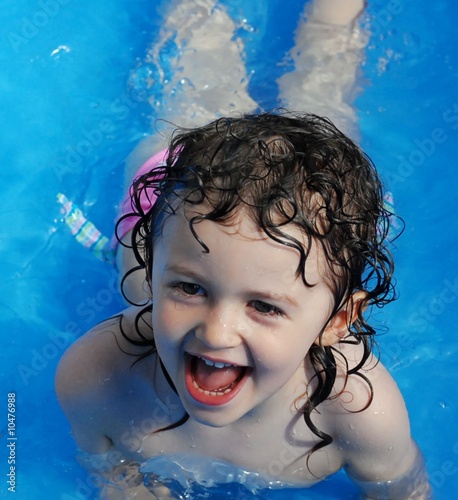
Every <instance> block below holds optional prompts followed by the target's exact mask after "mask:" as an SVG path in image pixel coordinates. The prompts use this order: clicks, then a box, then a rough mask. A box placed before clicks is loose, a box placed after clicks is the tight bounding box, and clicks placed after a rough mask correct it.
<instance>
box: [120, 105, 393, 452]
mask: <svg viewBox="0 0 458 500" xmlns="http://www.w3.org/2000/svg"><path fill="white" fill-rule="evenodd" d="M142 193H143V195H145V194H146V196H149V197H151V195H152V194H154V195H155V196H157V200H156V201H155V202H154V203H152V204H151V207H149V208H148V209H145V208H144V207H142V203H141V200H140V198H141V196H142ZM131 196H132V206H133V207H134V210H133V213H129V214H126V215H125V216H124V217H132V216H134V217H136V218H138V220H137V222H136V224H135V226H134V228H133V232H132V249H133V251H134V254H135V256H136V259H137V261H138V268H141V269H144V271H145V272H146V276H147V280H148V283H149V285H151V283H150V280H151V271H152V262H153V259H154V241H156V240H157V239H158V238H160V236H161V232H162V228H163V225H164V221H165V219H166V218H167V217H168V216H172V215H173V214H174V213H175V212H176V210H177V209H178V208H179V207H186V206H192V207H193V216H192V217H190V218H189V228H190V230H191V231H192V233H193V235H194V237H195V238H196V240H197V241H198V242H199V243H200V245H201V246H202V249H203V251H204V252H210V251H211V249H209V248H208V247H207V246H206V244H205V241H202V240H201V239H200V238H199V236H198V234H197V232H196V230H195V226H196V224H198V223H199V222H200V221H202V220H211V221H214V222H217V223H221V224H230V223H231V218H232V217H233V216H235V215H236V213H237V211H238V210H240V209H241V208H243V209H244V213H246V214H248V216H250V217H251V218H252V219H253V221H254V222H255V223H256V224H257V225H258V226H259V227H260V228H262V230H263V231H264V232H265V234H266V235H267V236H268V237H269V238H272V240H274V241H276V242H278V243H281V244H283V245H285V246H287V247H291V248H293V249H295V250H296V251H297V254H298V257H299V258H298V267H297V274H298V276H300V277H301V278H302V280H303V282H304V285H305V286H308V287H309V286H313V284H312V283H308V282H307V279H306V277H305V266H306V262H307V258H308V255H309V251H310V248H311V244H312V242H315V243H316V244H319V245H320V246H321V248H322V250H323V254H324V256H325V259H326V262H327V264H328V269H329V270H330V272H328V273H326V274H327V275H326V278H325V279H327V280H328V281H329V283H328V284H329V286H330V289H331V290H332V292H333V294H334V298H335V306H334V311H333V314H332V316H333V315H334V313H336V312H337V311H338V310H339V308H340V307H341V306H342V305H343V304H344V303H345V301H346V300H347V299H348V298H349V297H350V296H351V295H352V294H353V293H354V292H356V291H362V292H364V299H363V301H362V303H361V306H360V307H359V308H358V311H357V318H356V320H355V321H354V322H353V323H352V324H351V325H348V329H349V336H348V337H346V338H345V339H344V340H342V341H341V342H347V343H358V344H362V346H363V349H362V352H363V355H362V358H361V360H360V361H359V362H358V363H357V365H356V366H354V367H352V368H351V369H350V368H349V366H348V363H347V362H346V360H345V359H344V360H343V361H344V364H345V366H347V377H348V376H351V375H357V376H359V377H362V378H363V379H365V380H366V382H367V383H368V384H369V387H370V390H371V393H372V387H371V386H370V382H369V380H367V378H366V377H365V376H364V374H363V373H361V372H362V370H361V368H362V367H363V366H364V364H365V362H366V361H367V360H368V358H369V357H370V355H371V353H372V349H373V347H374V341H373V336H374V334H375V329H374V328H373V327H372V326H371V325H370V324H369V323H368V322H367V321H366V319H365V318H364V316H363V311H364V309H365V307H366V306H377V307H381V306H383V305H385V304H386V303H388V302H390V301H391V300H393V299H394V298H395V292H394V286H393V279H392V277H393V270H394V265H393V260H392V257H391V254H390V252H389V250H388V248H387V247H388V243H387V235H388V230H389V225H390V218H391V216H392V214H391V213H389V212H388V211H387V210H386V209H385V208H384V206H383V191H382V185H381V182H380V179H379V177H378V175H377V172H376V170H375V167H374V165H373V163H372V161H371V160H370V159H369V158H368V156H367V155H366V154H365V153H364V152H363V151H362V150H361V149H360V148H359V147H358V146H357V145H356V144H355V143H354V142H353V141H352V140H351V139H349V138H348V137H347V136H345V135H344V134H343V133H342V132H340V131H339V130H338V129H337V128H336V127H335V126H334V125H333V124H332V123H331V122H330V121H329V120H327V119H324V118H320V117H318V116H316V115H312V114H304V115H292V114H290V113H287V112H279V113H264V114H252V115H244V116H241V117H233V118H220V119H218V120H215V121H213V122H211V123H209V124H208V125H206V126H203V127H200V128H196V129H192V130H179V131H177V132H176V133H175V134H174V136H173V137H172V140H171V143H170V147H169V154H168V158H167V161H166V164H165V165H161V166H158V167H157V168H154V169H153V170H152V171H150V172H148V173H147V174H145V175H143V176H141V177H139V178H137V179H136V180H135V181H134V183H133V185H132V188H131ZM202 204H205V210H202V213H201V214H200V213H197V215H196V210H195V209H196V207H198V206H199V205H202ZM143 205H144V204H143ZM291 225H292V226H293V227H296V228H298V229H299V230H300V231H301V232H302V233H303V235H304V236H305V238H306V241H307V242H308V244H306V245H304V243H303V242H301V241H299V240H297V239H296V238H294V237H293V236H291V234H290V233H289V234H288V233H286V232H285V231H284V228H285V227H289V226H291ZM138 268H136V269H138ZM133 271H134V270H132V271H131V272H133ZM128 274H129V273H128ZM151 307H152V306H151V305H149V306H147V307H145V308H144V309H143V310H142V311H141V312H140V314H139V318H141V316H142V314H144V313H147V312H148V311H151ZM332 316H331V317H332ZM330 319H331V318H330ZM138 333H139V332H138ZM139 334H140V333H139ZM125 335H126V334H125ZM126 338H128V336H127V335H126ZM128 339H129V338H128ZM129 340H130V341H131V342H132V343H135V344H137V345H142V346H145V347H149V350H148V352H147V354H146V355H148V354H150V353H152V352H155V350H156V349H155V345H154V335H152V336H151V338H146V337H144V336H143V337H142V336H141V340H135V341H134V340H132V339H129ZM336 356H341V357H343V355H342V354H341V352H340V351H338V350H337V349H335V347H333V346H323V345H320V343H318V344H313V345H312V347H311V349H310V351H309V358H310V361H311V364H312V366H313V369H314V371H315V378H316V388H315V390H314V391H313V393H312V394H310V395H308V396H307V397H306V398H305V399H306V402H305V404H303V405H302V406H301V408H300V411H301V412H302V414H303V416H304V419H305V422H306V424H307V425H308V427H309V428H310V429H311V430H312V432H313V433H314V434H315V435H316V436H318V437H319V438H320V439H321V441H320V442H319V443H318V444H317V445H315V447H314V448H313V449H312V450H311V451H310V452H309V456H310V454H311V453H313V452H314V451H316V450H317V449H320V448H322V447H324V446H326V445H327V444H329V443H331V442H332V437H331V436H329V435H328V434H326V433H324V432H323V431H321V430H319V429H318V428H317V427H316V426H315V425H314V423H313V421H312V412H313V410H314V409H316V408H317V407H318V405H319V404H320V403H322V402H323V401H325V400H326V399H328V398H329V397H330V395H331V392H332V388H333V386H334V382H335V380H336V376H337V368H336ZM163 369H164V371H165V368H164V367H163ZM165 373H166V372H165ZM168 380H169V383H170V384H171V385H172V387H173V383H172V382H171V380H170V378H168ZM369 404H370V401H369V402H368V405H369ZM368 405H367V406H368ZM367 406H366V407H367ZM183 421H184V420H183ZM180 423H182V421H180V422H178V423H177V424H176V425H179V424H180ZM171 427H172V426H171Z"/></svg>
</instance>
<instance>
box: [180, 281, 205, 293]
mask: <svg viewBox="0 0 458 500" xmlns="http://www.w3.org/2000/svg"><path fill="white" fill-rule="evenodd" d="M173 287H174V288H175V289H176V290H179V291H180V292H182V293H183V294H184V295H205V291H204V289H203V288H202V287H201V286H200V285H196V284H195V283H188V282H186V281H180V282H178V283H175V284H174V285H173Z"/></svg>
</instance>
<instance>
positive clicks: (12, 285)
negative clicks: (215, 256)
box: [0, 0, 458, 500]
mask: <svg viewBox="0 0 458 500" xmlns="http://www.w3.org/2000/svg"><path fill="white" fill-rule="evenodd" d="M224 3H225V4H226V5H227V6H228V8H229V10H230V12H231V14H232V16H233V17H234V19H236V20H237V21H239V22H240V25H241V26H242V27H244V28H242V29H241V31H240V33H241V35H242V36H243V38H244V41H245V44H246V54H247V55H246V57H247V66H248V68H249V70H250V71H251V70H252V71H253V74H252V77H251V83H250V90H251V92H252V95H253V96H254V97H255V98H256V99H257V100H259V101H261V102H263V103H264V105H265V106H266V107H267V108H269V107H273V106H275V104H276V102H275V95H276V88H275V84H274V79H275V77H277V76H278V75H279V74H280V73H281V72H282V71H283V68H282V66H281V65H276V62H277V61H280V60H281V59H282V57H283V54H284V53H285V51H286V50H287V49H288V48H289V47H290V46H291V45H292V43H293V42H292V32H293V31H294V28H295V25H296V22H295V21H296V19H297V16H298V14H299V12H300V11H301V9H302V4H303V2H300V1H298V0H289V1H288V2H287V8H285V5H286V4H285V2H284V1H280V0H263V1H259V2H244V1H242V0H225V2H224ZM165 4H166V2H163V1H156V2H151V1H147V0H135V1H131V0H116V1H109V0H100V1H98V2H92V1H89V0H79V1H78V2H76V1H74V0H43V1H38V2H37V1H32V0H14V1H13V0H4V2H3V4H2V9H1V11H0V26H1V37H0V63H1V68H2V70H1V78H0V109H1V110H2V127H1V131H2V133H1V135H0V142H1V147H0V155H1V159H2V162H1V164H2V166H1V169H0V180H1V182H0V189H1V203H0V278H1V279H0V327H1V329H0V332H1V335H2V340H3V342H2V349H1V350H0V378H1V385H0V388H1V391H0V496H1V497H2V498H9V496H8V491H7V487H8V485H7V482H6V480H7V476H6V474H7V472H8V470H9V465H8V459H9V458H14V459H15V461H16V464H15V465H16V491H17V493H16V496H15V497H14V496H13V494H12V493H11V494H10V497H11V498H20V499H26V498H30V499H32V498H33V499H36V500H41V499H43V500H44V499H67V500H69V499H82V498H95V490H94V488H93V487H92V485H91V483H90V481H89V480H88V478H87V476H86V474H85V473H84V471H83V470H82V469H81V468H80V467H79V466H78V465H77V464H76V463H75V459H74V457H75V447H74V444H73V441H72V439H71V436H70V431H69V426H68V424H67V422H66V421H65V419H64V417H63V415H62V413H61V411H60V409H59V408H58V405H57V402H56V399H55V396H54V391H53V377H54V372H55V368H56V364H57V361H58V359H59V357H60V356H61V355H62V353H63V351H64V349H65V347H66V346H67V345H68V344H69V343H70V342H71V341H73V340H74V339H75V338H77V337H78V336H79V335H80V334H82V333H83V332H84V331H85V330H87V329H88V328H89V327H91V326H92V325H93V324H95V323H96V322H98V321H100V320H101V319H103V318H104V317H106V316H108V315H110V314H112V313H114V312H116V311H117V310H118V309H119V308H121V307H122V303H121V301H120V299H119V296H118V294H117V292H116V288H115V282H116V276H115V275H114V272H113V270H112V269H111V268H110V266H109V265H108V264H105V263H102V262H100V261H97V260H96V259H95V258H94V257H93V256H92V255H91V254H90V253H89V252H87V251H86V250H85V249H84V248H83V247H81V246H79V245H77V244H76V243H75V242H74V240H73V239H72V238H71V237H70V236H69V234H68V232H67V231H66V228H65V227H64V226H63V224H62V223H61V222H60V213H59V208H58V206H57V203H56V194H57V193H58V192H64V193H66V195H67V196H68V197H69V198H71V199H73V200H75V201H77V202H78V203H79V204H80V205H81V206H82V207H83V208H84V210H85V211H86V212H87V214H88V215H89V216H90V218H91V219H92V220H94V221H96V222H97V224H98V226H99V227H100V228H101V229H102V230H103V231H104V232H105V233H107V234H110V233H111V231H112V227H113V218H114V217H115V214H116V204H117V202H118V200H119V199H120V197H121V195H122V187H121V186H122V182H121V179H122V176H123V161H124V159H125V157H126V156H127V155H128V154H129V152H130V151H131V150H132V149H133V148H134V147H135V145H136V144H137V143H138V141H139V140H140V139H141V138H142V137H143V136H144V135H145V134H147V133H149V132H150V126H151V121H152V118H153V116H152V111H151V109H150V107H149V105H148V104H147V103H146V102H145V101H142V100H141V99H140V97H139V94H138V93H136V94H132V90H131V87H129V85H128V82H129V79H130V78H131V75H132V72H133V70H134V69H135V68H136V67H138V65H139V64H141V63H142V61H143V60H144V57H145V53H146V50H147V48H148V47H149V46H150V45H151V43H152V41H153V39H154V33H157V30H158V27H159V20H160V16H161V12H162V9H163V7H164V5H165ZM246 4H248V6H247V5H246ZM369 4H370V5H369V7H368V14H369V16H370V18H371V25H372V31H373V35H372V38H371V40H370V42H369V46H368V48H367V54H366V61H365V64H364V66H363V71H364V81H363V83H364V92H363V93H362V94H361V95H360V97H359V98H358V101H357V109H358V116H359V123H360V127H361V140H362V143H363V146H364V148H365V149H366V150H367V151H368V153H369V154H370V156H371V157H372V158H373V159H374V161H375V163H376V164H377V165H378V167H379V170H380V171H381V173H382V176H383V177H384V178H385V179H386V182H387V185H388V186H389V187H390V189H391V190H392V191H393V193H394V196H395V199H396V208H397V211H398V212H399V213H400V214H401V215H402V216H403V218H404V219H405V221H406V231H405V233H404V235H403V236H402V238H401V239H400V240H399V241H398V242H397V249H396V251H395V253H396V258H397V263H398V268H397V279H398V288H399V292H400V299H399V300H398V301H397V302H396V303H394V304H392V305H390V306H389V307H388V308H387V309H386V311H385V312H383V315H382V314H381V313H377V314H378V315H379V318H378V319H380V320H382V321H384V322H385V323H386V324H387V325H389V332H388V333H387V334H386V335H384V336H382V337H381V338H380V344H381V347H382V358H383V360H384V362H385V364H386V366H387V367H388V368H389V369H390V370H391V372H392V373H393V375H394V377H395V378H396V380H397V382H398V383H399V385H400V387H401V390H402V392H403V393H404V395H405V399H406V402H407V405H408V408H409V411H410V414H411V420H412V430H413V434H414V436H415V438H416V439H417V441H418V443H419V444H420V447H421V448H422V450H423V452H424V454H425V456H426V461H427V466H428V470H429V472H430V475H431V480H432V484H433V487H434V490H435V495H436V498H437V499H444V500H449V499H453V498H456V497H457V495H458V426H457V422H458V410H457V395H456V386H457V383H458V364H457V359H458V340H457V336H456V335H455V330H456V325H455V322H454V319H455V315H454V314H453V313H454V312H456V310H457V307H456V306H457V303H458V300H457V297H458V271H457V270H456V269H457V266H456V245H457V243H458V241H457V240H458V238H457V233H458V224H457V222H456V219H455V218H454V209H455V207H456V205H457V202H458V200H457V188H456V182H457V181H456V176H455V170H456V167H455V161H456V155H457V152H458V151H457V147H456V144H457V142H458V95H457V93H456V89H457V78H458V52H457V50H456V47H457V46H458V33H457V30H456V25H455V19H456V17H457V15H458V6H457V4H456V3H454V2H452V0H437V1H436V2H430V1H426V0H418V1H417V2H409V1H407V0H399V1H398V2H395V1H394V0H392V1H383V0H374V1H369ZM244 18H246V22H242V19H244ZM259 54H261V56H260V55H259ZM9 393H14V394H15V408H16V412H15V417H16V418H15V421H14V423H13V422H10V428H9V430H12V431H14V432H15V436H16V437H17V441H16V442H15V444H16V449H15V450H12V448H8V447H7V432H8V420H7V409H8V394H9ZM13 451H14V455H13ZM234 491H236V493H235V495H233V497H235V498H237V497H238V498H248V497H245V496H244V495H245V493H243V492H237V490H234ZM233 493H234V492H233ZM220 495H222V493H220ZM237 495H238V496H237ZM220 498H222V496H220ZM269 498H288V499H290V498H312V499H314V498H317V499H324V498H326V499H333V498H335V499H341V498H348V499H351V498H355V499H356V498H357V493H356V491H355V489H354V487H353V486H352V485H351V484H350V483H349V482H348V481H347V480H346V478H345V476H344V475H343V474H338V475H337V476H335V477H333V478H331V479H330V480H328V481H326V482H325V483H323V484H321V485H319V486H318V487H316V488H314V489H312V490H310V491H308V492H306V493H303V492H302V493H301V492H295V493H294V494H293V493H291V492H287V491H283V492H281V491H280V492H275V493H272V494H271V495H270V496H269Z"/></svg>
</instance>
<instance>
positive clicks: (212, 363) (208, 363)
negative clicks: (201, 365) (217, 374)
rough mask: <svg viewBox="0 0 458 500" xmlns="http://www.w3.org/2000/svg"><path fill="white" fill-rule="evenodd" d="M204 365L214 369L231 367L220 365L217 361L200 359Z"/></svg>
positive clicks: (227, 364)
mask: <svg viewBox="0 0 458 500" xmlns="http://www.w3.org/2000/svg"><path fill="white" fill-rule="evenodd" d="M202 359H203V360H204V361H205V364H206V365H208V366H215V367H216V368H225V367H226V366H232V365H231V364H230V363H220V362H219V361H210V360H209V359H205V358H202Z"/></svg>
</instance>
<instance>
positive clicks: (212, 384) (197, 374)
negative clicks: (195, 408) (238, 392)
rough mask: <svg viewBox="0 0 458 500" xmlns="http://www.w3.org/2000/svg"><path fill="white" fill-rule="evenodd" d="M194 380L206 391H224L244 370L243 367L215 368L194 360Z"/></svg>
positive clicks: (198, 359) (200, 360)
mask: <svg viewBox="0 0 458 500" xmlns="http://www.w3.org/2000/svg"><path fill="white" fill-rule="evenodd" d="M193 368H194V379H195V380H196V382H197V384H198V385H199V387H201V388H202V389H204V390H206V391H217V390H219V389H225V388H227V387H228V386H230V385H231V384H232V383H233V382H235V381H236V380H237V379H238V378H239V377H240V376H241V375H242V372H243V370H244V367H243V366H226V367H224V368H216V367H215V366H208V365H207V364H206V363H205V361H203V360H202V359H200V358H197V357H196V358H195V359H194V367H193Z"/></svg>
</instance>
